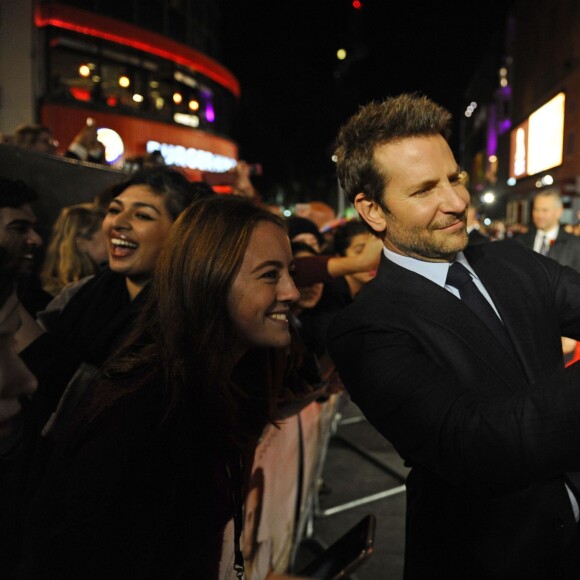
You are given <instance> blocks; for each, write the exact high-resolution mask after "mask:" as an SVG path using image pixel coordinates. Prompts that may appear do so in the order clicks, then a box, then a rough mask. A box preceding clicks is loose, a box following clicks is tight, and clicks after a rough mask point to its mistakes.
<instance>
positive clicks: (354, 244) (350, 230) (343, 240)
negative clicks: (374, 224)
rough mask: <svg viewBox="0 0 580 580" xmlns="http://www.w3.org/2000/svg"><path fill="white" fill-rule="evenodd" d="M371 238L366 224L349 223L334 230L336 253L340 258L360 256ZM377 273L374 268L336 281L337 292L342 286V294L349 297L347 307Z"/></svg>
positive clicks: (354, 220) (351, 221)
mask: <svg viewBox="0 0 580 580" xmlns="http://www.w3.org/2000/svg"><path fill="white" fill-rule="evenodd" d="M370 237H371V234H370V233H369V229H368V226H367V225H366V224H365V223H364V222H362V221H360V220H359V219H353V220H350V221H347V222H346V223H345V224H343V225H340V226H338V227H337V228H336V229H335V230H334V236H333V246H334V253H335V254H336V255H338V256H359V255H360V254H361V253H362V252H363V250H364V248H365V245H366V243H367V242H368V241H369V238H370ZM375 273H376V268H373V269H372V270H369V271H367V272H353V273H350V274H345V276H344V277H342V278H337V279H336V282H334V285H335V287H337V291H338V290H339V287H340V286H342V288H343V290H342V292H340V293H341V294H346V295H347V296H348V297H349V298H347V299H346V300H345V302H346V303H345V305H346V304H348V303H350V301H352V300H353V299H354V297H355V296H356V295H357V294H358V293H359V292H360V291H361V289H362V288H363V286H364V285H365V284H366V283H367V282H370V281H371V280H372V279H373V278H374V277H375Z"/></svg>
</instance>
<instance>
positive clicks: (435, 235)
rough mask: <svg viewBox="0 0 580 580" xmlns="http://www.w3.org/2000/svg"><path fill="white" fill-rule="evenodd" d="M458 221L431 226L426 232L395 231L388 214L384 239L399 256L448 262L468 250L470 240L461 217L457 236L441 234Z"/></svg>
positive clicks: (412, 228) (450, 233)
mask: <svg viewBox="0 0 580 580" xmlns="http://www.w3.org/2000/svg"><path fill="white" fill-rule="evenodd" d="M457 218H459V219H461V216H457V217H456V218H455V219H453V220H451V221H449V223H437V224H431V225H430V226H429V227H427V228H421V227H418V226H414V227H407V228H406V229H404V230H403V229H402V228H400V227H397V226H398V225H399V222H398V220H397V219H396V218H394V216H393V214H389V218H388V219H389V221H391V222H392V223H391V224H388V225H387V229H386V232H385V238H386V240H388V241H389V242H390V244H392V245H393V246H395V247H396V248H397V249H398V250H399V252H400V253H402V254H403V255H406V256H409V257H411V258H416V259H418V260H423V261H427V262H451V261H453V260H454V259H455V256H456V255H457V253H458V252H461V251H462V250H464V249H465V247H466V246H467V242H468V241H469V237H468V235H467V227H466V220H465V216H463V227H462V228H461V229H460V230H457V231H456V232H444V231H443V229H442V228H445V227H446V226H449V225H451V224H453V223H454V222H455V221H457Z"/></svg>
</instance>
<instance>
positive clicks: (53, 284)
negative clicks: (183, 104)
mask: <svg viewBox="0 0 580 580" xmlns="http://www.w3.org/2000/svg"><path fill="white" fill-rule="evenodd" d="M104 216H105V212H104V210H103V209H102V208H100V207H98V206H96V205H94V204H91V203H79V204H76V205H70V206H67V207H64V208H62V210H61V211H60V214H59V216H58V219H57V220H56V222H55V224H54V226H53V229H52V234H51V238H50V243H49V245H48V249H47V251H46V256H45V259H44V264H43V266H42V272H41V274H40V277H41V280H42V287H43V288H44V289H45V290H46V291H47V292H49V293H50V294H53V295H56V294H58V293H59V292H60V291H61V290H62V288H64V287H65V286H66V285H67V284H70V283H71V282H78V281H79V280H80V279H81V278H84V277H86V276H90V275H91V274H96V273H97V270H98V267H99V264H96V263H95V262H94V261H93V259H92V258H91V257H90V256H89V255H88V254H86V253H84V252H81V251H80V250H79V248H78V245H77V240H78V238H79V237H81V238H85V239H87V240H89V239H91V238H92V236H93V235H94V234H95V233H96V232H97V231H98V230H99V229H100V227H101V224H102V221H103V218H104Z"/></svg>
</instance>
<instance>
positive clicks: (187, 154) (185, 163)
mask: <svg viewBox="0 0 580 580" xmlns="http://www.w3.org/2000/svg"><path fill="white" fill-rule="evenodd" d="M152 151H160V152H161V155H163V159H165V163H166V164H167V165H177V166H178V167H188V168H189V169H199V170H200V171H208V172H211V173H225V172H226V171H228V170H229V169H232V168H234V167H235V166H236V165H237V161H236V160H235V159H234V158H233V157H226V156H225V155H218V154H217V153H211V152H210V151H204V150H203V149H195V148H194V147H184V146H183V145H170V144H169V143H159V142H158V141H147V152H148V153H151V152H152Z"/></svg>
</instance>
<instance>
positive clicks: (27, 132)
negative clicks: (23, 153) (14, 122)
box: [13, 123, 51, 148]
mask: <svg viewBox="0 0 580 580" xmlns="http://www.w3.org/2000/svg"><path fill="white" fill-rule="evenodd" d="M43 133H48V134H49V135H50V134H51V131H50V129H49V128H48V127H46V126H45V125H39V124H36V123H30V124H26V125H19V126H18V127H16V129H14V135H13V143H14V145H17V146H18V147H24V148H27V147H32V146H33V145H35V144H36V142H37V141H38V140H39V139H40V136H41V135H42V134H43Z"/></svg>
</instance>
